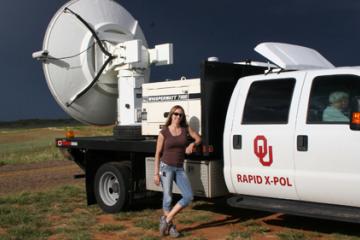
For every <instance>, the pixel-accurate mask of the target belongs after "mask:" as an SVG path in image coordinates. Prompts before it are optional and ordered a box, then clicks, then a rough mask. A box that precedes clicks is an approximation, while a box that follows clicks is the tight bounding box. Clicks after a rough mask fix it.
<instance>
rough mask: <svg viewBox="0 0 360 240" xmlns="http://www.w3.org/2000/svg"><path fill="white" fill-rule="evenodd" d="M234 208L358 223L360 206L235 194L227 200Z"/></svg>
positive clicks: (359, 221)
mask: <svg viewBox="0 0 360 240" xmlns="http://www.w3.org/2000/svg"><path fill="white" fill-rule="evenodd" d="M227 203H228V204H229V205H230V206H232V207H236V208H246V209H253V210H262V211H267V212H279V213H286V214H291V215H298V216H304V217H315V218H321V219H329V220H337V221H343V222H351V223H360V208H356V207H347V206H341V205H331V204H323V203H314V202H302V201H295V200H285V199H276V198H266V197H255V196H247V195H237V196H234V197H231V198H229V199H228V200H227Z"/></svg>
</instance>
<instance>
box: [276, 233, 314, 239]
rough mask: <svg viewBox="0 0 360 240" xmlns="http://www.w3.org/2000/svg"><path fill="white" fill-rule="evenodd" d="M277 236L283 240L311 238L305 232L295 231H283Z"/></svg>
mask: <svg viewBox="0 0 360 240" xmlns="http://www.w3.org/2000/svg"><path fill="white" fill-rule="evenodd" d="M277 236H278V237H279V238H280V239H281V240H305V239H309V238H308V236H306V235H305V233H302V232H295V231H289V232H281V233H278V234H277Z"/></svg>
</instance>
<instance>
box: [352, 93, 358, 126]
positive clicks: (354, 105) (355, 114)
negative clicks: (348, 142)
mask: <svg viewBox="0 0 360 240" xmlns="http://www.w3.org/2000/svg"><path fill="white" fill-rule="evenodd" d="M350 113H351V115H350V129H351V130H360V96H355V97H353V98H352V100H351V109H350Z"/></svg>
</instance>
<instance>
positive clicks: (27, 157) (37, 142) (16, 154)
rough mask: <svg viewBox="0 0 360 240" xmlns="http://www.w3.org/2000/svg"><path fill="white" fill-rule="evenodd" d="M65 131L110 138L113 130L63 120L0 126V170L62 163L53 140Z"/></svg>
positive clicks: (14, 123) (0, 124)
mask: <svg viewBox="0 0 360 240" xmlns="http://www.w3.org/2000/svg"><path fill="white" fill-rule="evenodd" d="M67 130H73V131H74V132H75V134H76V136H99V135H111V134H112V127H93V126H86V125H83V124H81V123H77V122H74V121H65V120H53V121H40V120H32V121H19V122H13V123H7V124H5V123H0V166H1V165H5V164H23V163H34V162H42V161H49V160H60V159H63V156H62V155H61V153H60V152H59V150H58V149H57V148H56V147H55V138H58V137H64V136H65V133H66V131H67Z"/></svg>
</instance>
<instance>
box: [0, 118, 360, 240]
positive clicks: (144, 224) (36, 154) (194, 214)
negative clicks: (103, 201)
mask: <svg viewBox="0 0 360 240" xmlns="http://www.w3.org/2000/svg"><path fill="white" fill-rule="evenodd" d="M0 126H1V128H0V133H1V134H0V163H1V164H3V165H4V164H18V165H19V164H24V163H30V162H39V161H51V160H59V159H62V158H63V157H62V156H61V155H60V153H59V152H58V149H56V148H55V142H54V138H56V137H62V136H64V134H65V132H66V130H68V129H69V128H71V129H72V130H74V131H75V134H76V135H77V136H94V135H111V132H112V127H105V128H98V127H89V126H84V125H82V124H79V123H71V124H69V123H61V122H60V123H59V122H46V123H45V122H36V124H29V123H26V124H24V123H22V124H20V125H19V124H14V125H12V126H11V125H6V126H5V125H1V124H0ZM0 168H1V165H0ZM161 214H162V211H161V196H160V197H158V198H154V199H146V200H144V201H142V202H141V201H140V202H138V203H135V204H134V205H133V206H132V207H131V209H130V210H128V211H124V212H121V213H118V214H105V213H103V212H102V211H101V210H100V209H99V208H98V207H97V206H87V205H86V196H85V187H84V185H83V184H81V183H77V184H73V185H62V186H53V187H49V188H47V190H42V191H39V190H36V191H34V190H32V188H31V191H26V192H21V193H15V194H6V195H3V196H1V195H0V240H18V239H19V240H23V239H26V240H35V239H36V240H37V239H40V240H41V239H49V240H57V239H69V240H90V239H94V240H96V239H107V240H112V239H123V240H131V239H140V240H159V239H163V238H160V237H159V234H158V220H159V216H160V215H161ZM278 215H280V217H278V216H277V215H276V214H275V217H274V215H273V214H270V213H264V212H258V211H250V210H240V209H232V208H230V207H228V206H226V204H225V203H224V202H222V203H221V204H219V203H214V202H209V201H204V200H196V201H194V202H193V203H192V204H191V206H190V207H188V208H186V209H185V210H184V211H183V212H181V214H180V215H178V216H177V218H176V224H178V227H179V229H181V230H182V232H183V236H182V237H181V239H187V240H213V239H226V240H239V239H270V240H271V239H279V240H308V239H316V240H317V239H330V240H341V239H344V240H360V226H359V225H354V224H346V223H338V222H332V221H325V220H318V219H308V218H301V217H293V216H287V215H281V214H278ZM165 239H170V238H165Z"/></svg>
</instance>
